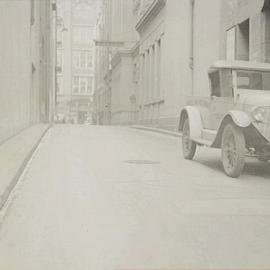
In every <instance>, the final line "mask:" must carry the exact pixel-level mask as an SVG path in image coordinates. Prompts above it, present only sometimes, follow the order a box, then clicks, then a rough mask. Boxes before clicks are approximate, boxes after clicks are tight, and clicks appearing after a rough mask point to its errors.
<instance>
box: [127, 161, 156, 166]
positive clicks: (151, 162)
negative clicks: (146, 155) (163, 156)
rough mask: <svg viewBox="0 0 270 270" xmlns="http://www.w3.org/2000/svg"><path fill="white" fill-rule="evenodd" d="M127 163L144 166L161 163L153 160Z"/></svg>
mask: <svg viewBox="0 0 270 270" xmlns="http://www.w3.org/2000/svg"><path fill="white" fill-rule="evenodd" d="M125 163H129V164H138V165H144V164H159V163H160V162H158V161H153V160H125Z"/></svg>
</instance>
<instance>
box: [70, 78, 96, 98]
mask: <svg viewBox="0 0 270 270" xmlns="http://www.w3.org/2000/svg"><path fill="white" fill-rule="evenodd" d="M72 88H73V93H75V94H92V92H93V78H92V77H87V76H75V77H73V86H72Z"/></svg>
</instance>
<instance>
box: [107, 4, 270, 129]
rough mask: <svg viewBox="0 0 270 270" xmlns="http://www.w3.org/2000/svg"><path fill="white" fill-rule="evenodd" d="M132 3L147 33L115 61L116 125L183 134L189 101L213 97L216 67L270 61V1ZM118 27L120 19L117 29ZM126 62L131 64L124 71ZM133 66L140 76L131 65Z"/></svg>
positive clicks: (136, 22)
mask: <svg viewBox="0 0 270 270" xmlns="http://www.w3.org/2000/svg"><path fill="white" fill-rule="evenodd" d="M107 2H111V3H113V2H114V3H115V2H118V3H120V2H122V1H120V0H119V1H112V0H111V1H109V0H107ZM132 2H133V7H131V6H130V7H129V8H130V9H131V8H133V11H134V10H136V13H135V14H136V16H133V17H132V16H129V18H132V20H131V21H133V26H134V27H135V29H136V31H137V32H138V34H139V37H138V40H136V41H137V42H135V43H134V51H132V47H130V49H129V50H121V49H118V51H117V53H116V54H115V56H114V57H112V58H111V59H109V64H108V65H109V66H110V67H111V70H110V72H111V74H112V76H111V79H110V80H109V81H112V83H111V95H110V101H109V102H110V103H111V108H110V113H111V114H112V115H114V116H117V117H115V118H114V119H113V117H112V119H111V121H110V123H112V124H114V123H116V124H126V123H134V124H141V125H149V126H155V127H160V128H165V129H170V130H177V126H178V121H179V112H180V110H181V108H182V107H183V106H184V105H185V104H186V99H187V97H188V96H191V95H197V96H205V95H209V81H208V69H209V67H210V66H211V65H212V64H213V63H214V62H215V61H217V60H220V59H228V60H234V59H236V60H247V61H261V62H269V61H270V34H269V33H270V3H269V2H270V1H268V0H258V1H257V0H256V1H254V0H204V1H200V0H181V1H179V0H134V1H132ZM127 13H128V12H127ZM112 14H113V13H112ZM133 15H134V14H133ZM121 22H122V23H126V21H124V20H121ZM116 23H117V22H114V21H112V26H111V27H112V28H113V27H114V24H116ZM120 28H121V27H120ZM134 36H135V35H134ZM130 41H132V39H130ZM111 49H112V48H111ZM112 51H113V49H112ZM134 56H135V57H134ZM123 63H124V65H126V66H125V68H123V69H121V64H123ZM132 65H133V76H131V73H129V70H130V69H129V68H128V66H132ZM135 67H136V68H135ZM125 72H126V73H125ZM121 75H123V76H122V77H123V78H125V80H124V81H121V80H120V79H119V78H121ZM128 81H129V82H128ZM134 82H136V83H134ZM133 94H134V97H133ZM128 97H131V99H128ZM130 100H132V101H133V102H134V103H133V105H132V106H131V104H130ZM128 110H130V111H131V112H132V117H129V118H128V119H129V121H127V117H123V114H124V112H125V111H128ZM117 112H118V113H117Z"/></svg>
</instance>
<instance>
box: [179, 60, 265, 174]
mask: <svg viewBox="0 0 270 270" xmlns="http://www.w3.org/2000/svg"><path fill="white" fill-rule="evenodd" d="M208 76H209V82H210V93H211V94H210V96H208V97H194V96H193V97H190V98H188V101H187V106H185V107H184V108H183V109H182V110H181V113H180V121H179V131H181V132H182V135H183V136H182V142H183V154H184V157H185V158H186V159H192V158H193V157H194V154H195V151H196V146H197V145H206V146H209V147H214V148H221V149H222V162H223V168H224V170H225V172H226V174H227V175H229V176H231V177H238V176H240V174H241V172H242V170H243V168H244V164H245V157H246V156H253V157H257V158H258V159H260V160H263V161H268V160H270V64H267V63H257V62H249V61H218V62H216V63H215V64H214V65H213V66H211V67H210V69H209V73H208Z"/></svg>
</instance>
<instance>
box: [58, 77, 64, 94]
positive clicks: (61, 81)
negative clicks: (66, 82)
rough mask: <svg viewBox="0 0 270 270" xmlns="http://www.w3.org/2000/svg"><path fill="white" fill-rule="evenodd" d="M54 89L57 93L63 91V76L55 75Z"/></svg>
mask: <svg viewBox="0 0 270 270" xmlns="http://www.w3.org/2000/svg"><path fill="white" fill-rule="evenodd" d="M56 91H57V93H59V94H60V93H62V92H63V77H62V76H57V85H56Z"/></svg>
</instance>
